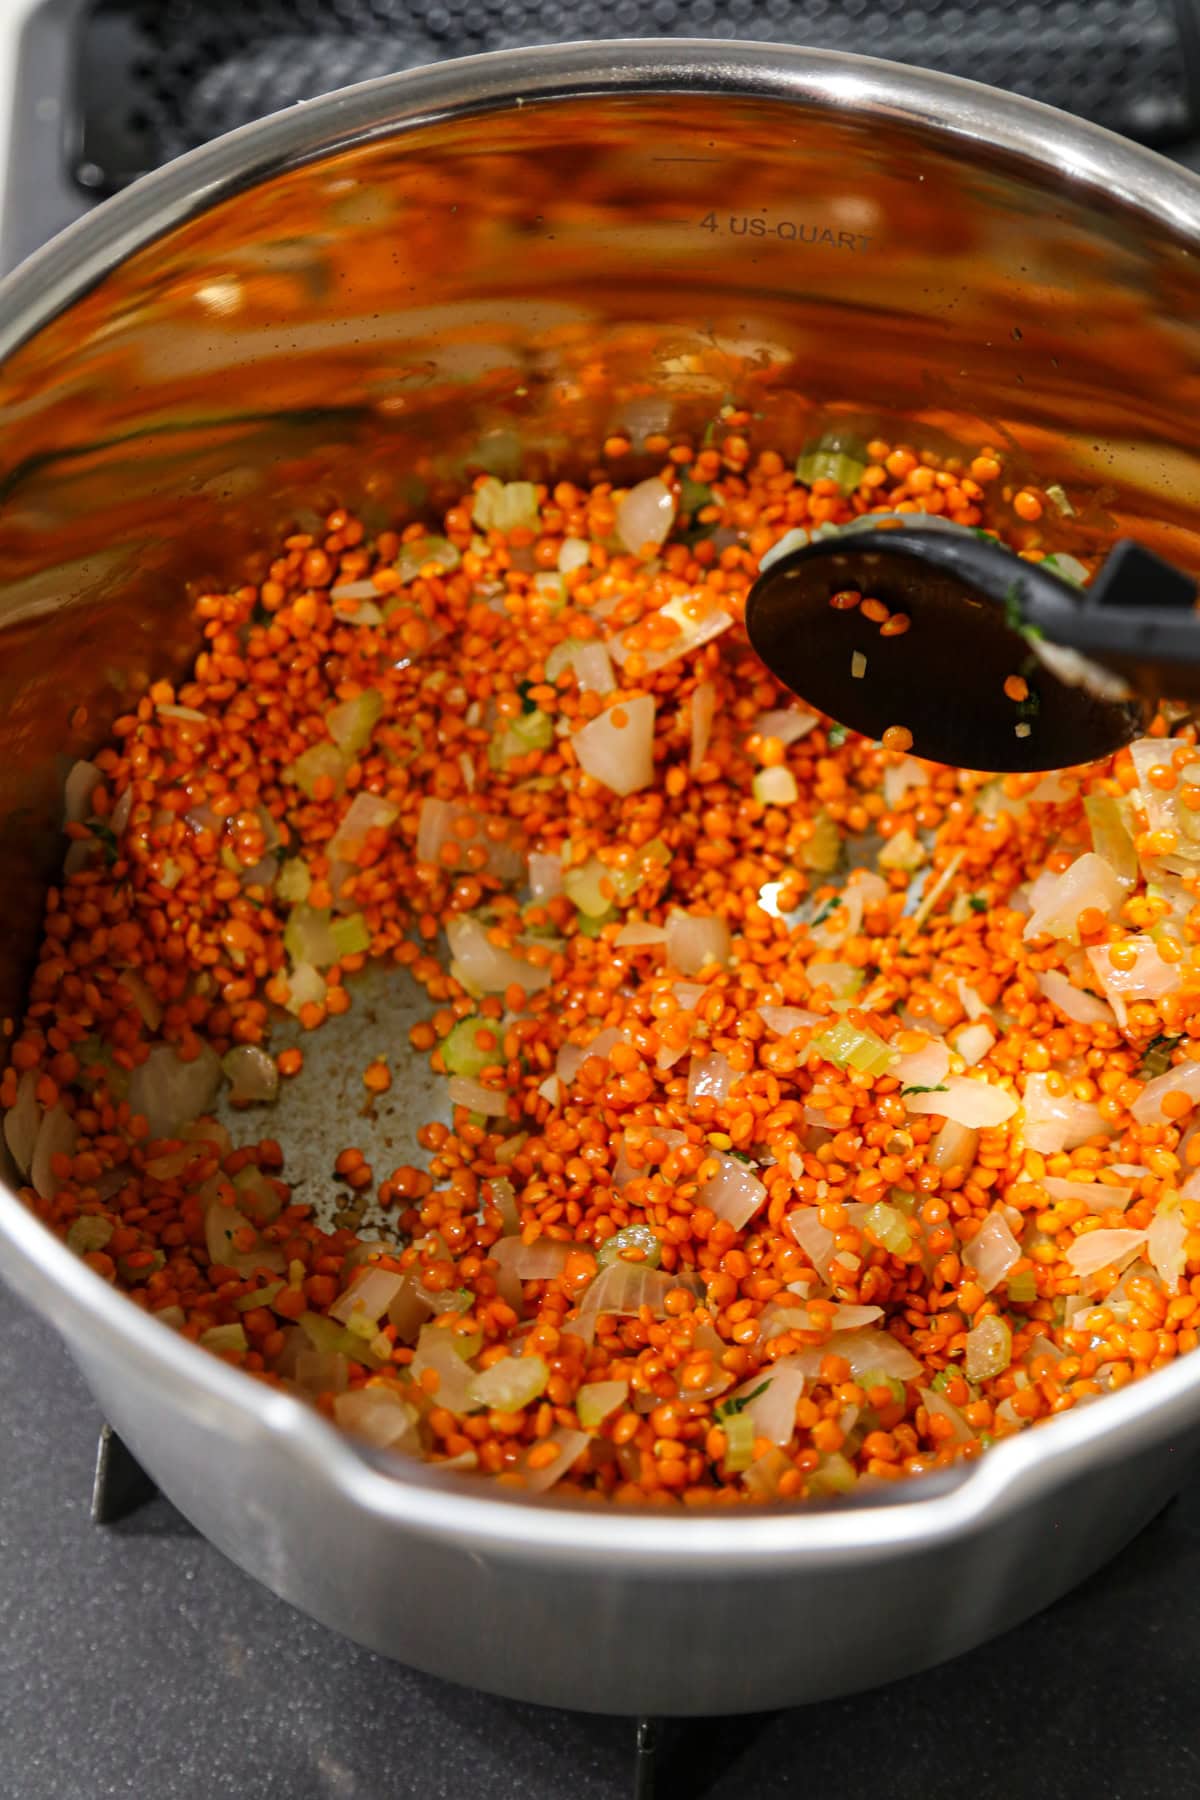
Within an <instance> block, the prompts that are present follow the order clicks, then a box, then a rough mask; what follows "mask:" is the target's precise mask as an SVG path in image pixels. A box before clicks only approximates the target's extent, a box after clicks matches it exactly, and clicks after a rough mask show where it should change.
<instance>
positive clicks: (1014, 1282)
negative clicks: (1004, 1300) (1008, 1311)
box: [1007, 1269, 1038, 1306]
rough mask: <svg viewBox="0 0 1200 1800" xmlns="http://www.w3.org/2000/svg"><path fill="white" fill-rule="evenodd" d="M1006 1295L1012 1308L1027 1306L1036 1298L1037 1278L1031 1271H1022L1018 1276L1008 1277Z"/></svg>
mask: <svg viewBox="0 0 1200 1800" xmlns="http://www.w3.org/2000/svg"><path fill="white" fill-rule="evenodd" d="M1007 1293H1008V1297H1009V1299H1010V1300H1011V1301H1012V1303H1013V1305H1014V1306H1028V1305H1030V1304H1031V1302H1032V1301H1034V1300H1036V1299H1037V1297H1038V1286H1037V1276H1036V1275H1035V1274H1034V1272H1033V1270H1032V1269H1022V1270H1021V1272H1020V1274H1019V1275H1010V1276H1009V1278H1008V1283H1007Z"/></svg>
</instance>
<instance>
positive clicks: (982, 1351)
mask: <svg viewBox="0 0 1200 1800" xmlns="http://www.w3.org/2000/svg"><path fill="white" fill-rule="evenodd" d="M1011 1361H1012V1331H1011V1330H1010V1329H1009V1326H1008V1325H1007V1324H1006V1322H1005V1321H1004V1320H1003V1319H1000V1318H997V1317H996V1315H995V1314H994V1313H992V1314H989V1316H988V1317H987V1318H986V1319H981V1320H980V1321H979V1323H978V1325H976V1326H975V1327H974V1328H973V1329H972V1330H971V1331H968V1333H967V1361H966V1371H967V1380H968V1381H990V1380H991V1379H992V1377H993V1376H994V1375H1003V1373H1004V1371H1005V1369H1007V1367H1008V1365H1009V1363H1010V1362H1011Z"/></svg>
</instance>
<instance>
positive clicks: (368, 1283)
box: [329, 1264, 408, 1327]
mask: <svg viewBox="0 0 1200 1800" xmlns="http://www.w3.org/2000/svg"><path fill="white" fill-rule="evenodd" d="M407 1280H408V1277H407V1276H406V1275H396V1274H393V1273H392V1271H391V1270H389V1269H376V1268H372V1267H371V1266H370V1265H369V1264H368V1266H367V1267H366V1268H362V1269H359V1270H357V1271H356V1273H355V1276H354V1280H353V1281H352V1282H351V1283H350V1286H349V1287H348V1288H347V1289H346V1291H345V1293H344V1294H340V1295H339V1296H338V1298H337V1299H336V1300H335V1301H334V1303H333V1305H332V1306H331V1307H330V1308H329V1317H330V1318H331V1319H337V1320H339V1321H340V1322H341V1323H342V1324H343V1325H351V1326H353V1325H354V1324H355V1323H356V1322H357V1323H359V1324H367V1325H370V1326H372V1327H376V1326H378V1324H379V1321H380V1320H381V1319H382V1317H383V1315H384V1313H386V1312H387V1311H388V1309H389V1307H390V1306H391V1304H392V1302H393V1301H394V1300H395V1299H396V1296H397V1295H398V1294H399V1292H400V1290H401V1289H402V1288H403V1286H404V1284H405V1282H406V1281H407Z"/></svg>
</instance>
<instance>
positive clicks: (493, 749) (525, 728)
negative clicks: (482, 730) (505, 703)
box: [488, 707, 554, 769]
mask: <svg viewBox="0 0 1200 1800" xmlns="http://www.w3.org/2000/svg"><path fill="white" fill-rule="evenodd" d="M553 742H554V720H553V719H552V718H551V717H550V714H549V713H544V712H541V711H539V710H538V709H537V708H536V707H535V709H534V710H533V712H527V713H522V714H521V716H520V717H519V718H517V719H510V720H509V721H508V724H507V725H506V726H505V728H504V730H503V731H501V732H497V734H496V736H495V737H493V739H492V741H491V744H490V745H489V746H488V762H489V763H490V765H491V767H492V768H493V769H503V768H504V767H505V766H506V764H508V763H510V762H511V761H512V759H513V758H514V757H515V756H529V755H530V754H531V752H533V751H534V750H548V749H549V748H550V746H551V744H552V743H553Z"/></svg>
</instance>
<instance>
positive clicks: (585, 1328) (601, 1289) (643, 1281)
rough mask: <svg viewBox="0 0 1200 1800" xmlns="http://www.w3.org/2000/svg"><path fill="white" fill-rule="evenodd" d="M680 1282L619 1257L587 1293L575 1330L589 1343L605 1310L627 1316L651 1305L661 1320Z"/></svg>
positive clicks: (600, 1274)
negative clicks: (673, 1289)
mask: <svg viewBox="0 0 1200 1800" xmlns="http://www.w3.org/2000/svg"><path fill="white" fill-rule="evenodd" d="M678 1285H679V1283H678V1280H677V1278H676V1277H675V1276H674V1275H663V1274H661V1273H660V1272H659V1270H657V1269H648V1268H647V1267H646V1266H645V1264H644V1263H632V1262H626V1261H625V1259H624V1258H623V1257H617V1258H616V1259H615V1260H614V1261H613V1262H610V1263H609V1264H608V1266H607V1268H604V1269H601V1271H600V1273H599V1274H598V1275H597V1276H596V1279H595V1280H594V1281H593V1282H592V1283H591V1285H590V1286H589V1287H588V1289H587V1291H586V1292H585V1294H584V1296H583V1300H582V1302H581V1304H580V1307H579V1316H578V1319H577V1320H576V1321H575V1325H574V1330H575V1331H576V1333H577V1335H578V1336H580V1337H582V1338H583V1339H584V1340H585V1342H586V1343H589V1344H590V1343H591V1342H592V1341H593V1339H594V1338H595V1335H596V1320H597V1319H598V1318H599V1317H600V1316H601V1314H602V1313H617V1314H620V1315H622V1316H627V1315H629V1314H632V1313H636V1312H640V1311H641V1309H642V1307H643V1306H648V1307H649V1308H650V1311H651V1312H652V1313H653V1315H654V1317H655V1318H658V1319H661V1318H663V1317H665V1315H666V1310H667V1307H666V1301H667V1295H668V1294H669V1293H670V1291H671V1289H672V1288H673V1287H677V1286H678ZM566 1329H567V1330H568V1331H570V1330H571V1329H572V1327H571V1326H570V1325H568V1326H567V1327H566Z"/></svg>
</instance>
